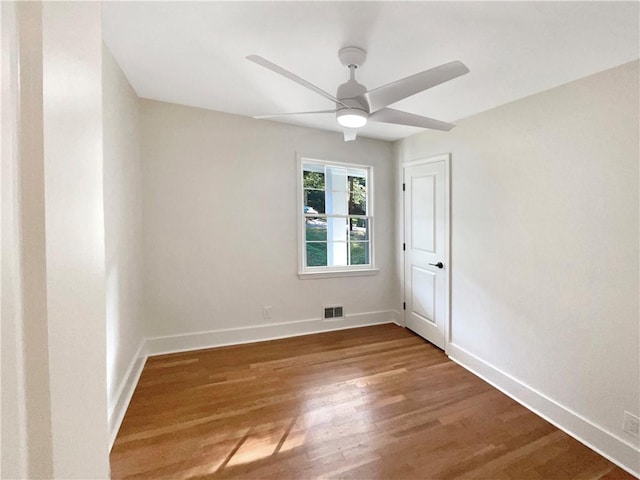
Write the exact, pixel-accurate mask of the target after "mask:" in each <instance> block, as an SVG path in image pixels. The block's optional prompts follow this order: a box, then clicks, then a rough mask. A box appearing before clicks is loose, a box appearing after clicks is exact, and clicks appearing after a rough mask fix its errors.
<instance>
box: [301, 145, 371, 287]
mask: <svg viewBox="0 0 640 480" xmlns="http://www.w3.org/2000/svg"><path fill="white" fill-rule="evenodd" d="M296 159H297V173H298V174H297V183H298V185H297V187H296V192H297V201H296V210H297V212H298V213H297V218H298V278H300V279H311V278H335V277H354V276H366V275H375V274H377V273H378V272H379V271H380V270H379V269H378V268H376V266H375V265H376V263H375V243H376V242H375V240H374V236H375V235H374V232H375V230H374V228H375V227H374V224H375V216H374V212H375V210H374V202H373V197H374V192H373V190H374V189H375V187H374V176H373V175H374V172H373V166H371V165H361V164H357V163H346V162H333V161H329V160H321V159H317V158H311V157H304V156H301V155H296ZM305 162H313V163H321V164H324V165H330V166H336V167H347V168H357V169H360V170H367V183H368V185H367V216H368V217H370V218H369V224H368V229H369V249H370V250H369V259H370V260H371V262H370V264H369V265H349V266H339V267H305V265H304V263H305V261H304V260H305V253H306V246H305V215H304V209H303V208H302V207H303V176H302V174H303V169H302V165H303V164H304V163H305Z"/></svg>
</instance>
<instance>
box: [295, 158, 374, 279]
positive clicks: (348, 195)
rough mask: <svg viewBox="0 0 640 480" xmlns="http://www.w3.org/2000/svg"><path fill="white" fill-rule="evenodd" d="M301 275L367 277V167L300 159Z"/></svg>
mask: <svg viewBox="0 0 640 480" xmlns="http://www.w3.org/2000/svg"><path fill="white" fill-rule="evenodd" d="M300 172H301V178H300V187H299V189H300V196H299V198H300V202H301V205H299V209H300V215H301V222H300V224H301V228H300V245H301V248H300V251H301V255H300V260H299V263H300V269H299V273H300V274H301V276H303V275H308V274H324V275H325V276H334V275H344V274H351V275H353V274H367V273H373V272H374V271H375V270H374V265H373V235H372V228H373V212H372V201H371V200H372V198H373V195H372V186H371V183H372V182H371V179H372V176H373V172H372V167H366V166H361V165H348V164H341V163H333V162H325V161H319V160H309V159H306V158H302V159H300Z"/></svg>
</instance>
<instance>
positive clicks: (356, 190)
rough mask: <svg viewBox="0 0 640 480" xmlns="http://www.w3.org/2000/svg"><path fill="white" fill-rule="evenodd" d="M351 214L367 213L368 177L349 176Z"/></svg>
mask: <svg viewBox="0 0 640 480" xmlns="http://www.w3.org/2000/svg"><path fill="white" fill-rule="evenodd" d="M347 183H348V186H349V215H366V214H367V179H366V178H365V177H360V176H357V177H356V176H349V177H348V178H347Z"/></svg>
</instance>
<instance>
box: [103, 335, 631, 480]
mask: <svg viewBox="0 0 640 480" xmlns="http://www.w3.org/2000/svg"><path fill="white" fill-rule="evenodd" d="M111 468H112V478H139V479H143V478H148V479H160V478H170V479H187V478H259V479H270V478H273V479H312V478H359V479H381V478H389V479H413V478H423V479H454V478H465V479H472V478H475V479H518V480H520V479H608V480H614V479H627V478H628V479H631V478H633V477H631V476H630V475H628V474H627V473H626V472H624V471H623V470H621V469H620V468H618V467H616V466H615V465H613V464H612V463H611V462H609V461H607V460H606V459H604V458H603V457H601V456H600V455H598V454H596V453H594V452H593V451H591V450H590V449H588V448H587V447H585V446H583V445H582V444H580V443H579V442H577V441H576V440H574V439H573V438H571V437H569V436H568V435H566V434H565V433H563V432H561V431H560V430H558V429H557V428H555V427H554V426H552V425H550V424H549V423H547V422H546V421H544V420H542V419H541V418H539V417H538V416H536V415H534V414H533V413H531V412H529V411H528V410H526V409H525V408H523V407H522V406H520V405H519V404H517V403H516V402H514V401H513V400H511V399H510V398H508V397H507V396H505V395H504V394H502V393H501V392H499V391H497V390H496V389H494V388H493V387H491V386H490V385H488V384H487V383H485V382H484V381H482V380H480V379H479V378H477V377H475V376H474V375H472V374H471V373H469V372H467V371H466V370H464V369H463V368H461V367H460V366H458V365H456V364H455V363H453V362H451V361H450V360H449V359H448V358H447V357H446V356H445V355H444V353H443V352H442V351H440V350H438V349H437V348H435V347H433V346H432V345H430V344H429V343H427V342H425V341H424V340H422V339H421V338H420V337H418V336H416V335H414V334H412V333H411V332H410V331H408V330H405V329H403V328H400V327H397V326H395V325H380V326H375V327H366V328H358V329H353V330H343V331H339V332H329V333H322V334H317V335H308V336H304V337H295V338H290V339H284V340H274V341H270V342H262V343H254V344H250V345H241V346H233V347H224V348H216V349H210V350H200V351H196V352H189V353H180V354H174V355H164V356H157V357H152V358H149V360H148V361H147V363H146V365H145V367H144V370H143V373H142V376H141V378H140V382H139V384H138V386H137V388H136V391H135V393H134V396H133V399H132V401H131V405H130V406H129V410H128V412H127V414H126V416H125V418H124V421H123V424H122V427H121V429H120V432H119V434H118V437H117V439H116V441H115V444H114V447H113V450H112V452H111Z"/></svg>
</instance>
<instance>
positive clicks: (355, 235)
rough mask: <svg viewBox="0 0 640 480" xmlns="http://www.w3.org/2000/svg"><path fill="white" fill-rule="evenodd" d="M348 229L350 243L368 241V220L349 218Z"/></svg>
mask: <svg viewBox="0 0 640 480" xmlns="http://www.w3.org/2000/svg"><path fill="white" fill-rule="evenodd" d="M349 227H350V228H349V240H351V241H352V242H354V241H355V242H363V241H366V240H369V220H367V219H366V218H350V219H349Z"/></svg>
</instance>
